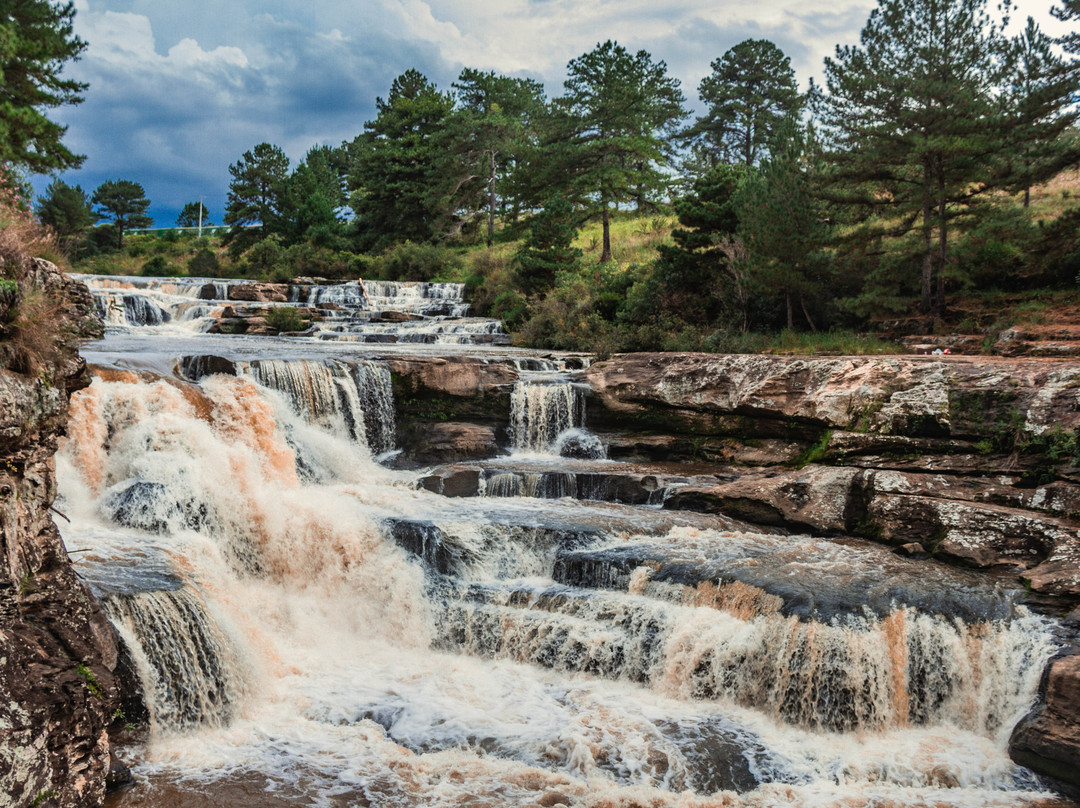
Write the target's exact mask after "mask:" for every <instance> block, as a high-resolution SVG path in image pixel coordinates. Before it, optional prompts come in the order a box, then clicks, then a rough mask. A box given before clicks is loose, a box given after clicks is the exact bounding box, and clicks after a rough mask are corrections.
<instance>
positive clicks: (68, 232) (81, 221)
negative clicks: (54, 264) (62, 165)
mask: <svg viewBox="0 0 1080 808" xmlns="http://www.w3.org/2000/svg"><path fill="white" fill-rule="evenodd" d="M36 212H37V216H38V219H40V220H41V222H42V224H47V225H48V226H49V227H51V228H52V229H53V231H54V232H55V233H56V235H57V236H59V238H60V241H61V243H62V244H64V245H65V247H66V248H68V247H70V245H71V243H72V242H73V241H75V240H77V239H78V237H79V236H80V235H81V234H82V233H83V232H84V231H85V230H87V228H89V227H90V226H91V225H93V224H95V223H96V222H97V220H98V218H99V217H98V214H96V213H95V212H94V208H93V205H92V204H91V202H90V198H89V197H88V196H87V195H86V192H85V191H84V190H83V189H82V187H81V186H78V185H76V186H74V187H72V186H71V185H68V184H67V183H66V182H63V181H62V180H53V181H52V182H51V183H49V187H48V188H46V189H45V193H44V194H43V195H42V196H41V197H40V198H39V199H38V204H37V209H36Z"/></svg>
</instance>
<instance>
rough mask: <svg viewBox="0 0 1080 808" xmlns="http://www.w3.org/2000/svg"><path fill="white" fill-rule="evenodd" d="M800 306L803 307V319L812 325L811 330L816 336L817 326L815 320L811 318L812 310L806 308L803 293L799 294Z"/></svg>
mask: <svg viewBox="0 0 1080 808" xmlns="http://www.w3.org/2000/svg"><path fill="white" fill-rule="evenodd" d="M799 305H800V306H802V313H803V317H805V318H806V322H808V323H809V324H810V330H811V331H813V332H814V333H815V334H816V333H817V326H816V325H814V319H813V318H812V317H811V316H810V310H809V309H807V308H806V299H805V298H804V297H803V294H802V292H799Z"/></svg>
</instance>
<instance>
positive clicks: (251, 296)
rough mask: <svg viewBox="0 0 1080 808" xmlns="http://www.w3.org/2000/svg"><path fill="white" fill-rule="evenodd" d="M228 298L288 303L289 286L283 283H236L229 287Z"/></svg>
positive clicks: (256, 301) (255, 301)
mask: <svg viewBox="0 0 1080 808" xmlns="http://www.w3.org/2000/svg"><path fill="white" fill-rule="evenodd" d="M229 300H246V301H250V302H253V303H288V302H289V286H288V284H285V283H238V284H234V285H233V286H230V287H229Z"/></svg>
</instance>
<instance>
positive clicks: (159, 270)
mask: <svg viewBox="0 0 1080 808" xmlns="http://www.w3.org/2000/svg"><path fill="white" fill-rule="evenodd" d="M140 274H142V275H144V276H146V277H148V278H168V277H171V276H173V275H176V274H177V273H176V272H174V271H173V270H172V267H170V266H169V262H168V261H166V260H165V257H164V256H162V255H155V256H154V257H153V258H151V259H149V260H148V261H147V262H146V263H144V264H143V265H142V271H141V273H140Z"/></svg>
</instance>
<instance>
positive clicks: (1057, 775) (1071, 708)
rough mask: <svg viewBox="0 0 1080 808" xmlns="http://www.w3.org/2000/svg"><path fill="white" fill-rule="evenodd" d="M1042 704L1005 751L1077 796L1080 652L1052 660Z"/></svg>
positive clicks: (1079, 776) (1079, 791)
mask: <svg viewBox="0 0 1080 808" xmlns="http://www.w3.org/2000/svg"><path fill="white" fill-rule="evenodd" d="M1040 691H1041V693H1042V694H1043V698H1042V703H1041V704H1040V705H1039V706H1038V707H1036V708H1035V710H1033V711H1032V712H1031V713H1029V714H1028V716H1027V717H1026V718H1025V719H1024V720H1023V721H1021V722H1020V723H1019V724H1018V725H1017V726H1016V729H1014V730H1013V733H1012V737H1011V738H1010V739H1009V754H1010V756H1011V757H1012V759H1013V760H1014V761H1016V762H1017V763H1019V764H1020V765H1021V766H1026V767H1028V768H1029V769H1031V770H1032V771H1035V772H1037V773H1038V774H1040V775H1042V776H1044V777H1048V778H1050V780H1051V781H1052V782H1053V783H1054V784H1055V785H1056V786H1058V788H1059V790H1061V791H1063V792H1064V793H1066V794H1068V795H1071V796H1072V797H1074V798H1080V652H1078V649H1075V648H1074V649H1072V653H1070V654H1069V655H1066V656H1062V657H1060V658H1058V659H1056V660H1054V661H1053V662H1052V663H1051V664H1050V665H1049V666H1048V667H1047V669H1046V672H1045V673H1044V675H1043V682H1042V685H1041V687H1040Z"/></svg>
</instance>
